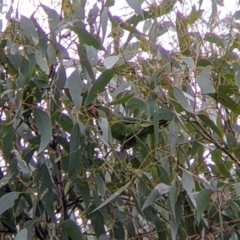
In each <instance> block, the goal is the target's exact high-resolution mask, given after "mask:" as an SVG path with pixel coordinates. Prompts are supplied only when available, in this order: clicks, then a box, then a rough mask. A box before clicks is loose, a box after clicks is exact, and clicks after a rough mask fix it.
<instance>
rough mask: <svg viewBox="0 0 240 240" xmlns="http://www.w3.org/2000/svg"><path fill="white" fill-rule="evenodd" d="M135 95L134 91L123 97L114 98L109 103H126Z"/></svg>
mask: <svg viewBox="0 0 240 240" xmlns="http://www.w3.org/2000/svg"><path fill="white" fill-rule="evenodd" d="M134 95H135V94H134V93H131V94H127V95H124V96H123V97H121V98H117V99H116V100H113V101H112V102H110V103H109V105H119V104H123V103H126V102H127V101H129V100H130V99H131V98H132V97H133V96H134Z"/></svg>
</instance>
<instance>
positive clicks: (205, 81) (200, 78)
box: [197, 66, 215, 94]
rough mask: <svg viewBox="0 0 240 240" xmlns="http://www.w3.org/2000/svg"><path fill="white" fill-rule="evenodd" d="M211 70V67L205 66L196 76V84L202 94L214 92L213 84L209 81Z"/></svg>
mask: <svg viewBox="0 0 240 240" xmlns="http://www.w3.org/2000/svg"><path fill="white" fill-rule="evenodd" d="M211 69H212V67H211V66H207V67H205V68H204V69H203V71H202V72H201V73H200V74H199V75H197V83H198V85H199V87H200V89H201V91H202V93H203V94H206V93H214V92H215V90H214V86H213V83H212V81H210V74H211Z"/></svg>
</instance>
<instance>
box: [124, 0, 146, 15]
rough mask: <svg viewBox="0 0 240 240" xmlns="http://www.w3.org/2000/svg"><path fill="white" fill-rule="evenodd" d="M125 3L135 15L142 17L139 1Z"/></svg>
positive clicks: (130, 0) (133, 0) (127, 0)
mask: <svg viewBox="0 0 240 240" xmlns="http://www.w3.org/2000/svg"><path fill="white" fill-rule="evenodd" d="M126 2H127V4H128V5H129V6H130V7H131V8H132V9H133V10H134V11H135V12H136V13H137V14H139V15H141V16H142V17H143V10H142V8H141V3H140V1H139V0H126Z"/></svg>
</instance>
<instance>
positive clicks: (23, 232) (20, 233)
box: [14, 228, 28, 240]
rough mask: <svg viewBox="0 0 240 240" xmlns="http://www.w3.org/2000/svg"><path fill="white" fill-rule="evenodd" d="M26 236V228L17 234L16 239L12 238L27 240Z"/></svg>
mask: <svg viewBox="0 0 240 240" xmlns="http://www.w3.org/2000/svg"><path fill="white" fill-rule="evenodd" d="M27 235H28V231H27V229H26V228H23V229H21V230H20V231H19V232H18V233H17V235H16V237H15V238H14V240H26V239H28V238H27Z"/></svg>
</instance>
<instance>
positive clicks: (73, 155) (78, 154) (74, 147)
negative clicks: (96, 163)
mask: <svg viewBox="0 0 240 240" xmlns="http://www.w3.org/2000/svg"><path fill="white" fill-rule="evenodd" d="M83 140H84V135H83V134H82V132H81V129H80V126H79V124H78V123H76V124H75V126H74V127H73V129H72V132H71V137H70V162H69V169H68V174H69V176H70V177H72V178H73V177H75V173H76V172H77V171H79V169H80V166H81V164H82V161H83V159H82V149H81V147H82V146H81V143H82V142H83Z"/></svg>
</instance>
